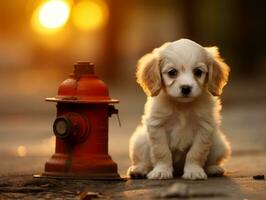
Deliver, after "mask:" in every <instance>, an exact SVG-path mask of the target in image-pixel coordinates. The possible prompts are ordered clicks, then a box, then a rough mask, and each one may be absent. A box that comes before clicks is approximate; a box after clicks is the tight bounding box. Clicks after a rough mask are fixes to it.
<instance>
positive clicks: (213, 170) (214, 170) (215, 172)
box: [205, 165, 224, 176]
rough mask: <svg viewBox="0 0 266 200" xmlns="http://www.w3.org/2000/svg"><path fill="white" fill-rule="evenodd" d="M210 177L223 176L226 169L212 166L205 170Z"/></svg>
mask: <svg viewBox="0 0 266 200" xmlns="http://www.w3.org/2000/svg"><path fill="white" fill-rule="evenodd" d="M205 171H206V173H207V174H208V176H223V174H224V169H223V168H222V167H221V166H219V165H210V166H207V167H206V168H205Z"/></svg>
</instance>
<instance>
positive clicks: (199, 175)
mask: <svg viewBox="0 0 266 200" xmlns="http://www.w3.org/2000/svg"><path fill="white" fill-rule="evenodd" d="M182 178H183V179H188V180H205V179H207V175H206V173H205V172H204V170H203V168H202V167H200V166H199V165H188V166H185V168H184V174H183V176H182Z"/></svg>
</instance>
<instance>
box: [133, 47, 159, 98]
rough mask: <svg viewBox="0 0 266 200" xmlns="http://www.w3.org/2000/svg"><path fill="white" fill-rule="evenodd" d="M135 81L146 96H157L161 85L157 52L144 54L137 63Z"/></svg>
mask: <svg viewBox="0 0 266 200" xmlns="http://www.w3.org/2000/svg"><path fill="white" fill-rule="evenodd" d="M136 76H137V82H138V83H139V84H140V86H141V87H142V88H143V90H144V92H145V93H146V94H147V95H148V96H157V95H158V94H159V92H160V89H161V87H162V81H161V74H160V69H159V56H158V54H157V53H155V52H153V53H149V54H146V55H144V56H143V57H142V58H141V59H140V60H139V61H138V64H137V72H136Z"/></svg>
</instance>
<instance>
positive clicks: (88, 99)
mask: <svg viewBox="0 0 266 200" xmlns="http://www.w3.org/2000/svg"><path fill="white" fill-rule="evenodd" d="M46 101H53V102H66V103H67V102H69V103H93V104H95V103H96V104H98V103H104V104H109V103H118V102H119V100H116V99H111V98H110V97H109V91H108V87H107V86H106V85H105V83H104V82H103V81H102V80H100V79H99V78H98V77H97V76H96V75H95V74H94V65H93V64H92V63H90V62H78V63H76V64H75V65H74V73H72V74H70V76H69V78H67V79H66V80H65V81H63V82H62V83H61V85H60V86H59V88H58V94H57V95H56V96H55V97H52V98H46Z"/></svg>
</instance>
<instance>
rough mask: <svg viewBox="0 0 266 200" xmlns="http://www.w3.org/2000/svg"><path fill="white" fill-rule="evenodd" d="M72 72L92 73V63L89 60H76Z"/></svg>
mask: <svg viewBox="0 0 266 200" xmlns="http://www.w3.org/2000/svg"><path fill="white" fill-rule="evenodd" d="M74 68H75V69H74V74H76V75H81V74H94V64H93V63H91V62H77V63H76V64H75V65H74Z"/></svg>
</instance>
